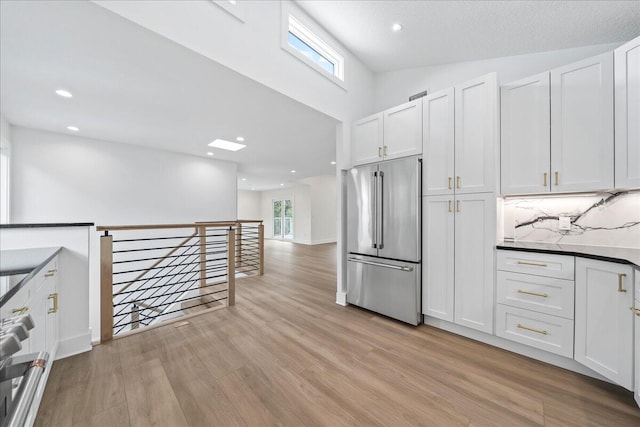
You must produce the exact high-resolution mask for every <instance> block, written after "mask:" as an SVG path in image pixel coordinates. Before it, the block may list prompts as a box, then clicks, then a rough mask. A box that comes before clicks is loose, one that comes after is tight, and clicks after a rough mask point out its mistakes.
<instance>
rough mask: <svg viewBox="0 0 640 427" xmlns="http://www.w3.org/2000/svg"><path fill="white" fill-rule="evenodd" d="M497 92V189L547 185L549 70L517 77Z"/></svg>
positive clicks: (523, 190) (533, 189) (540, 189)
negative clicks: (499, 149)
mask: <svg viewBox="0 0 640 427" xmlns="http://www.w3.org/2000/svg"><path fill="white" fill-rule="evenodd" d="M500 92H501V94H500V95H501V104H500V107H501V116H500V120H501V123H500V129H501V140H500V141H501V146H502V149H501V152H500V155H501V162H500V164H501V174H500V178H501V193H502V194H527V193H544V192H548V191H549V190H550V188H551V179H550V177H551V134H550V129H549V127H550V108H551V104H550V100H549V73H548V72H546V73H542V74H538V75H536V76H532V77H529V78H527V79H523V80H519V81H517V82H513V83H510V84H507V85H504V86H502V87H501V89H500Z"/></svg>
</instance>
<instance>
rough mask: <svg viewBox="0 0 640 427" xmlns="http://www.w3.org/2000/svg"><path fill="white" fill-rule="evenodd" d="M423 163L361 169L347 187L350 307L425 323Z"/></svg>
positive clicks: (412, 160) (404, 161) (415, 160)
mask: <svg viewBox="0 0 640 427" xmlns="http://www.w3.org/2000/svg"><path fill="white" fill-rule="evenodd" d="M421 165H422V161H421V159H419V158H417V157H408V158H404V159H399V160H391V161H387V162H381V163H375V164H371V165H365V166H358V167H355V168H352V169H351V170H350V171H349V178H348V180H349V182H348V187H347V198H348V202H347V219H348V223H347V251H348V257H347V302H348V303H350V304H354V305H357V306H360V307H363V308H366V309H369V310H372V311H375V312H378V313H381V314H384V315H386V316H389V317H393V318H394V319H398V320H401V321H403V322H406V323H411V324H412V325H417V324H418V323H420V317H421V316H420V312H421V310H420V302H421V297H420V292H421V286H420V278H421V269H420V267H421V249H420V246H421V244H420V242H421V239H420V238H421V233H420V219H421V214H420V211H421V197H420V183H421Z"/></svg>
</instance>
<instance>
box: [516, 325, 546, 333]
mask: <svg viewBox="0 0 640 427" xmlns="http://www.w3.org/2000/svg"><path fill="white" fill-rule="evenodd" d="M518 329H525V330H527V331H531V332H536V333H538V334H542V335H549V332H547V331H545V330H544V329H535V328H530V327H528V326H524V325H521V324H520V323H518Z"/></svg>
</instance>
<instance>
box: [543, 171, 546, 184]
mask: <svg viewBox="0 0 640 427" xmlns="http://www.w3.org/2000/svg"><path fill="white" fill-rule="evenodd" d="M543 185H544V186H545V187H546V186H547V173H546V172H545V173H544V179H543Z"/></svg>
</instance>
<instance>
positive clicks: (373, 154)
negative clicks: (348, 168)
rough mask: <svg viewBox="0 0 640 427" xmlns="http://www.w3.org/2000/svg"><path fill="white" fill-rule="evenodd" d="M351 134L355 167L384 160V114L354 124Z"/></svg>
mask: <svg viewBox="0 0 640 427" xmlns="http://www.w3.org/2000/svg"><path fill="white" fill-rule="evenodd" d="M351 132H352V134H351V156H352V162H353V164H354V165H362V164H365V163H371V162H375V161H378V160H382V137H383V118H382V113H378V114H374V115H372V116H369V117H365V118H363V119H360V120H357V121H355V122H353V124H352V125H351Z"/></svg>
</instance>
